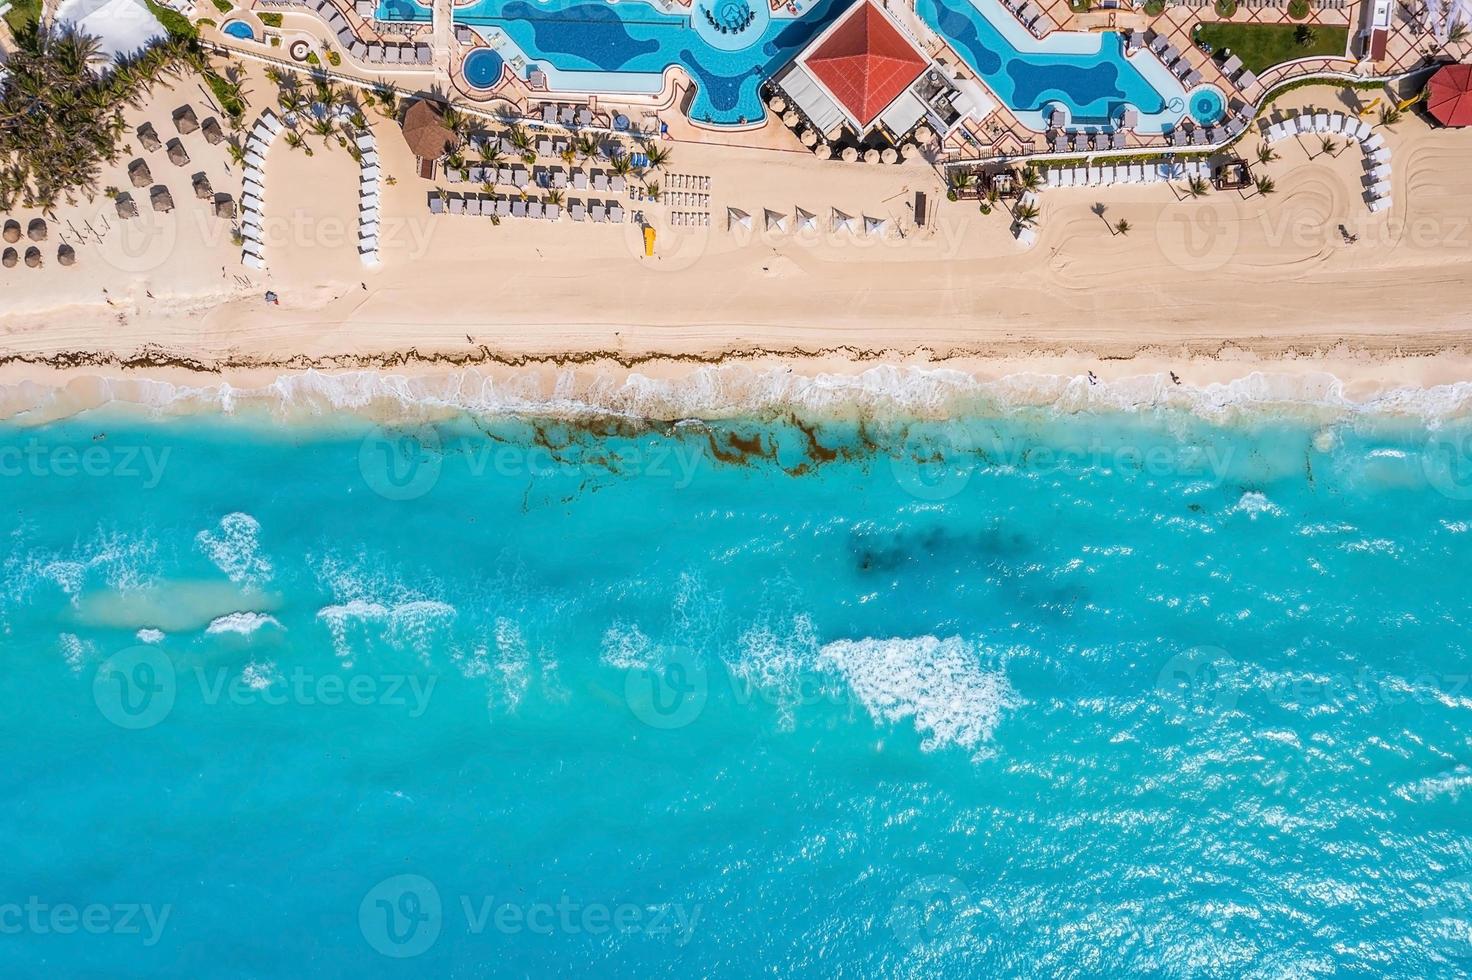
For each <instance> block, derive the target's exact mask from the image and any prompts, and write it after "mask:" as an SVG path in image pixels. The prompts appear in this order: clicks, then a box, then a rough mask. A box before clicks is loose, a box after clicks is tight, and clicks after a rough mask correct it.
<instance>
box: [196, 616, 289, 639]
mask: <svg viewBox="0 0 1472 980" xmlns="http://www.w3.org/2000/svg"><path fill="white" fill-rule="evenodd" d="M263 626H275V627H276V628H277V629H285V628H286V627H284V626H282V625H281V623H279V622H278V621H277V620H276V617H275V616H268V615H266V614H265V613H258V612H233V613H228V614H226V615H224V616H219V617H217V618H215V619H213V620H211V621H210V624H209V626H207V627H205V632H206V633H215V634H218V633H239V634H240V635H241V636H250V635H251V634H252V633H254V632H255V631H256V630H258V629H260V628H261V627H263Z"/></svg>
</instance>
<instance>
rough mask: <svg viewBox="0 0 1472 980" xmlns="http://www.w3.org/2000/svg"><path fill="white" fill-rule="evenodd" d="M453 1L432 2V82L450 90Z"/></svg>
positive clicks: (443, 89)
mask: <svg viewBox="0 0 1472 980" xmlns="http://www.w3.org/2000/svg"><path fill="white" fill-rule="evenodd" d="M454 20H455V0H434V80H435V83H436V84H437V85H439V87H440V90H441V91H443V92H448V91H449V90H450V68H451V64H450V61H451V52H452V51H453V50H454V46H455V25H454Z"/></svg>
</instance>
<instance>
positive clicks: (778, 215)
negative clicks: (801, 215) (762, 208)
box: [766, 208, 787, 232]
mask: <svg viewBox="0 0 1472 980" xmlns="http://www.w3.org/2000/svg"><path fill="white" fill-rule="evenodd" d="M766 219H767V231H781V232H785V231H786V230H787V215H786V214H783V213H782V212H779V211H773V210H772V209H771V208H767V210H766Z"/></svg>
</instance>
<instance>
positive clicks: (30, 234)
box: [26, 218, 46, 242]
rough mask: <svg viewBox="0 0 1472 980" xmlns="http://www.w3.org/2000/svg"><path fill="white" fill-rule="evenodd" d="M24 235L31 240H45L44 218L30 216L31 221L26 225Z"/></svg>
mask: <svg viewBox="0 0 1472 980" xmlns="http://www.w3.org/2000/svg"><path fill="white" fill-rule="evenodd" d="M26 237H27V238H29V239H30V240H31V241H33V242H44V241H45V240H46V220H45V219H44V218H32V219H31V223H30V224H29V225H27V226H26Z"/></svg>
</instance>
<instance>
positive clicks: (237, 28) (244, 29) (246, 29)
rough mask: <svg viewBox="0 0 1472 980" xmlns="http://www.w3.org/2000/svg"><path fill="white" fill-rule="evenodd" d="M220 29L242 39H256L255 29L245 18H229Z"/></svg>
mask: <svg viewBox="0 0 1472 980" xmlns="http://www.w3.org/2000/svg"><path fill="white" fill-rule="evenodd" d="M220 30H222V31H224V32H225V33H226V34H228V35H230V36H231V37H238V38H240V39H241V40H242V41H254V40H255V39H256V32H255V30H254V29H253V28H252V27H251V26H250V25H249V24H247V23H246V22H245V21H243V20H227V21H226V22H225V24H224V26H222V27H221V28H220Z"/></svg>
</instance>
